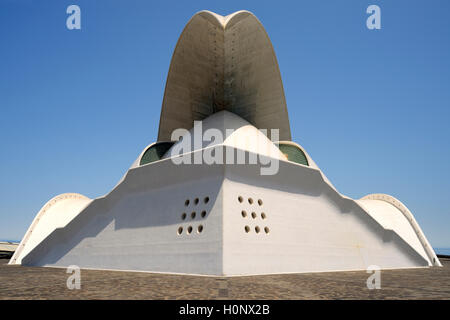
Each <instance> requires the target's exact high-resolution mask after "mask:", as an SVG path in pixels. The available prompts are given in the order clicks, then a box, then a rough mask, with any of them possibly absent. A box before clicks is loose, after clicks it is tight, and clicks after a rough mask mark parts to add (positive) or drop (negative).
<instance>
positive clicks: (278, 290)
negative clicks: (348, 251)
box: [0, 259, 450, 299]
mask: <svg viewBox="0 0 450 320" xmlns="http://www.w3.org/2000/svg"><path fill="white" fill-rule="evenodd" d="M7 261H8V260H5V259H1V260H0V299H450V260H447V259H441V262H442V263H443V265H444V267H442V268H438V267H433V268H425V269H422V268H420V269H403V270H384V271H382V272H381V289H380V290H369V289H367V287H366V280H367V278H368V276H369V274H368V273H366V272H364V271H352V272H327V273H302V274H282V275H266V276H247V277H231V278H226V277H201V276H184V275H167V274H155V273H143V272H121V271H101V270H83V269H82V270H81V289H80V290H69V289H68V288H67V286H66V281H67V278H68V277H69V276H70V275H69V274H67V273H66V270H65V269H59V268H40V267H22V266H9V265H7Z"/></svg>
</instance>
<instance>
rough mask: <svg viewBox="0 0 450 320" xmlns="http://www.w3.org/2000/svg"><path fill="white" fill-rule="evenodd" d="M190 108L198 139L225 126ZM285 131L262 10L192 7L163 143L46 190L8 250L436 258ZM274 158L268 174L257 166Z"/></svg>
mask: <svg viewBox="0 0 450 320" xmlns="http://www.w3.org/2000/svg"><path fill="white" fill-rule="evenodd" d="M194 121H202V122H201V126H202V130H201V133H202V134H203V138H204V137H205V133H206V132H208V129H210V131H209V132H213V133H214V134H215V136H214V137H215V138H217V136H219V135H222V136H223V139H222V140H220V139H212V138H211V137H210V139H206V140H207V141H205V140H200V141H197V140H196V139H197V138H196V137H197V136H196V135H195V134H193V133H194V132H195V131H196V129H198V125H199V123H196V126H194ZM180 128H183V129H186V130H184V132H182V134H181V139H175V140H174V139H172V138H173V136H172V133H173V132H174V130H176V129H180ZM211 129H213V130H212V131H211ZM231 129H233V131H231ZM260 129H268V130H269V131H268V132H269V133H271V134H269V136H270V137H271V139H269V138H268V137H267V136H266V135H264V134H263V133H262V132H261V131H260ZM270 129H278V130H279V131H278V132H279V137H278V138H277V139H274V138H275V137H274V134H273V132H271V131H270ZM272 140H274V141H275V142H273V141H272ZM290 140H291V134H290V125H289V119H288V113H287V108H286V101H285V97H284V91H283V85H282V81H281V76H280V72H279V69H278V64H277V60H276V57H275V53H274V51H273V48H272V45H271V42H270V40H269V38H268V36H267V34H266V32H265V30H264V28H263V27H262V25H261V23H260V22H259V21H258V20H257V19H256V17H255V16H254V15H253V14H251V13H250V12H247V11H239V12H236V13H234V14H232V15H229V16H226V17H222V16H219V15H216V14H214V13H212V12H208V11H202V12H199V13H197V14H196V15H194V17H193V18H192V19H191V20H190V21H189V22H188V24H187V25H186V27H185V29H184V30H183V33H182V35H181V36H180V39H179V40H178V43H177V46H176V48H175V52H174V54H173V58H172V62H171V65H170V69H169V74H168V77H167V83H166V89H165V94H164V101H163V106H162V111H161V120H160V126H159V135H158V142H155V143H153V144H151V145H149V146H148V147H146V148H145V149H144V150H143V152H142V153H141V155H139V157H138V158H137V159H136V161H135V162H134V163H133V165H132V166H131V168H130V169H129V170H128V172H127V173H126V175H125V176H124V177H123V178H122V180H121V181H120V182H119V183H118V185H117V186H116V187H115V188H114V189H113V190H112V191H111V192H110V193H108V194H107V195H105V196H103V197H100V198H97V199H95V200H91V199H88V198H86V197H84V196H82V195H79V194H62V195H59V196H57V197H55V198H53V199H52V200H50V201H49V202H48V203H47V204H46V205H45V206H44V207H43V208H42V209H41V210H40V211H39V213H38V214H37V216H36V218H35V219H34V221H33V222H32V224H31V226H30V227H29V229H28V231H27V232H26V234H25V236H24V238H23V239H22V241H21V243H20V245H19V248H18V249H17V251H16V252H15V254H14V256H13V257H12V259H11V261H10V263H11V264H24V265H33V266H55V267H66V266H69V265H78V266H80V267H81V268H93V269H114V270H137V271H150V272H167V273H186V274H202V275H227V276H234V275H251V274H270V273H290V272H320V271H341V270H365V269H366V268H367V267H368V266H370V265H376V266H379V267H380V268H381V269H391V268H414V267H429V266H440V262H439V260H438V258H437V257H436V254H435V253H434V251H433V249H432V247H431V246H430V244H429V243H428V241H427V239H426V237H425V235H424V234H423V232H422V231H421V229H420V227H419V225H418V224H417V222H416V221H415V219H414V217H413V215H412V214H411V212H410V211H409V210H408V209H407V208H406V206H404V205H403V204H402V203H401V202H400V201H398V200H397V199H395V198H393V197H391V196H388V195H383V194H372V195H368V196H366V197H363V198H362V199H359V200H353V199H350V198H348V197H346V196H344V195H342V194H340V193H339V192H338V191H337V190H336V189H335V187H334V186H333V185H332V184H331V183H330V181H329V180H328V179H327V178H326V177H325V175H324V174H323V172H322V171H321V170H320V168H319V167H318V166H317V165H316V164H315V163H314V161H313V160H312V159H311V157H310V156H309V154H308V153H307V152H306V151H305V150H304V149H303V148H302V147H301V146H300V145H298V144H297V143H295V142H292V141H290ZM190 142H192V143H190ZM183 144H184V145H183ZM188 145H190V146H189V147H183V146H188ZM181 147H183V148H181ZM180 150H181V151H182V152H180ZM181 153H182V154H183V156H180V154H181ZM239 155H241V156H242V155H244V156H245V157H246V158H245V160H246V161H245V162H246V163H247V164H237V163H236V162H238V159H239ZM208 156H209V157H211V156H214V159H215V160H218V159H219V160H220V161H215V162H214V163H212V164H210V163H207V161H204V160H205V159H207V158H208ZM182 157H183V159H187V158H190V159H191V160H192V161H195V159H201V160H202V162H201V163H198V164H187V163H182V164H179V163H178V162H179V160H180V159H182ZM230 159H233V162H234V164H232V163H230ZM250 159H257V160H258V161H257V162H256V163H253V164H249V162H250ZM241 160H242V159H241ZM177 161H178V162H177ZM270 165H273V167H272V168H275V169H276V173H275V174H264V173H263V172H264V169H267V168H268V167H269V166H270Z"/></svg>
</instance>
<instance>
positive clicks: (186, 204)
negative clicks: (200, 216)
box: [184, 199, 189, 207]
mask: <svg viewBox="0 0 450 320" xmlns="http://www.w3.org/2000/svg"><path fill="white" fill-rule="evenodd" d="M184 205H185V206H186V207H187V206H188V205H189V199H187V200H186V201H185V202H184Z"/></svg>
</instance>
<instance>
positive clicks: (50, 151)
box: [0, 0, 450, 247]
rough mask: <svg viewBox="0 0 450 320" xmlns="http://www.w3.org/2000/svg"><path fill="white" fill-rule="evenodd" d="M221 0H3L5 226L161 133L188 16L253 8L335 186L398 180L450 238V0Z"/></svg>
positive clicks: (354, 191)
mask: <svg viewBox="0 0 450 320" xmlns="http://www.w3.org/2000/svg"><path fill="white" fill-rule="evenodd" d="M217 3H218V4H214V2H213V1H211V0H210V1H177V2H174V1H143V0H142V1H125V0H121V1H112V0H108V1H106V0H102V1H93V0H88V1H87V0H86V1H81V0H71V1H65V0H53V1H44V0H43V1H31V0H29V1H25V0H0V41H1V46H0V108H1V116H0V135H1V148H0V163H1V166H0V175H1V179H0V200H1V201H0V238H3V239H20V238H21V237H22V236H23V234H24V233H25V231H26V228H27V227H28V226H29V224H30V223H31V221H32V219H33V218H34V216H35V215H36V213H37V212H38V211H39V209H40V208H41V206H42V205H44V204H45V202H47V201H48V200H49V199H50V198H52V197H53V196H55V195H58V194H60V193H64V192H78V193H82V194H85V195H87V196H88V197H91V198H94V197H98V196H101V195H103V194H105V193H106V192H108V191H109V190H111V188H112V187H113V186H114V185H115V184H116V183H117V182H118V180H119V179H120V178H121V176H122V175H123V174H124V173H125V172H126V170H127V169H128V167H129V166H130V165H131V163H132V162H133V161H134V160H135V158H136V157H137V156H138V155H139V153H140V152H141V150H142V149H143V148H144V147H145V146H146V145H148V144H149V143H151V142H153V141H155V140H156V136H157V130H158V122H159V115H160V108H161V103H162V97H163V92H164V85H165V81H166V76H167V71H168V68H169V63H170V58H171V55H172V52H173V49H174V47H175V44H176V41H177V39H178V36H179V35H180V33H181V31H182V29H183V27H184V25H185V24H186V22H187V21H188V20H189V18H190V17H191V16H192V15H193V14H194V13H195V12H197V11H199V10H202V9H208V10H211V11H214V12H217V13H219V14H222V15H227V14H230V13H232V12H234V11H237V10H240V9H247V10H250V11H252V12H253V13H255V15H256V16H257V17H258V18H259V19H260V20H261V22H262V23H263V25H264V26H265V28H266V30H267V32H268V34H269V36H270V37H271V39H272V42H273V45H274V48H275V52H276V54H277V57H278V62H279V65H280V70H281V75H282V78H283V82H284V88H285V93H286V99H287V104H288V111H289V117H290V121H291V127H292V138H293V140H294V141H297V142H299V143H300V144H302V145H303V146H304V147H305V148H306V149H307V150H308V152H309V153H310V155H311V156H312V157H313V159H314V160H315V161H316V162H317V164H318V165H319V166H320V167H321V168H322V169H323V171H324V173H325V174H326V175H327V176H328V178H329V179H330V180H331V181H332V182H333V184H334V185H335V186H336V187H337V188H338V189H339V190H340V191H341V192H342V193H344V194H346V195H348V196H350V197H353V198H359V197H362V196H364V195H366V194H369V193H377V192H381V193H388V194H391V195H393V196H395V197H397V198H399V199H400V200H401V201H402V202H404V203H405V204H406V205H407V206H408V207H409V208H410V209H411V211H412V212H413V213H414V215H415V217H416V219H417V220H418V222H419V224H420V225H421V227H422V228H423V230H424V232H425V234H426V235H427V236H428V239H429V240H430V242H431V243H432V245H433V246H434V247H450V232H449V226H450V170H449V159H450V150H449V149H450V148H449V147H450V125H449V120H450V18H449V12H450V1H445V0H442V1H436V0H435V1H425V0H423V1H399V0H396V1H378V0H371V1H363V0H354V1H344V0H342V1H336V0H329V1H325V0H319V1H289V2H287V1H262V0H257V1H251V2H250V1H249V2H246V1H242V0H240V1H231V0H227V1H220V2H218V1H217ZM70 4H77V5H79V6H80V7H81V11H82V12H81V14H82V22H81V23H82V29H81V30H80V31H76V30H75V31H69V30H68V29H67V28H66V18H67V14H66V8H67V6H68V5H70ZM370 4H377V5H379V6H380V7H381V12H382V21H381V25H382V29H381V30H376V31H371V30H368V29H367V28H366V18H367V16H368V15H367V14H366V12H365V11H366V8H367V7H368V5H370Z"/></svg>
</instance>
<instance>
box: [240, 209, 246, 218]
mask: <svg viewBox="0 0 450 320" xmlns="http://www.w3.org/2000/svg"><path fill="white" fill-rule="evenodd" d="M241 215H242V218H246V217H247V212H246V211H245V210H242V211H241Z"/></svg>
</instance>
